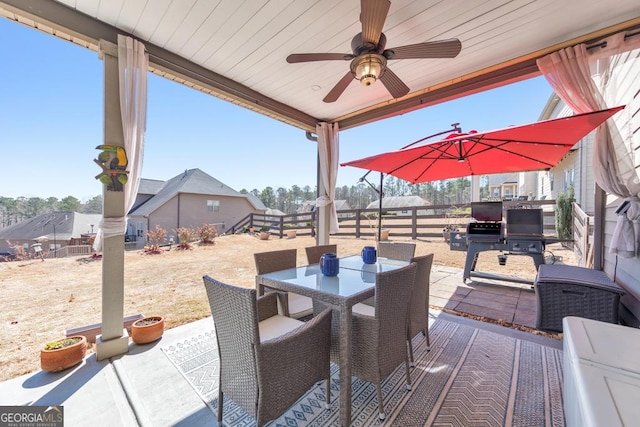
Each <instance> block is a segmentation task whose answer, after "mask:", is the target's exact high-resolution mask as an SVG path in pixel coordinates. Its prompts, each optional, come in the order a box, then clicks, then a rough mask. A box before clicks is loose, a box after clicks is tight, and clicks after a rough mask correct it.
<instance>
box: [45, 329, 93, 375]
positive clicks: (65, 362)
mask: <svg viewBox="0 0 640 427" xmlns="http://www.w3.org/2000/svg"><path fill="white" fill-rule="evenodd" d="M56 346H59V347H60V348H52V349H50V350H47V349H46V348H43V349H42V350H40V368H41V369H42V370H43V371H49V372H58V371H62V370H63V369H67V368H70V367H72V366H74V365H77V364H78V363H80V362H82V359H84V356H85V355H86V354H87V338H86V337H84V336H83V335H75V336H71V337H67V338H62V339H59V340H56V341H52V342H50V343H47V347H56Z"/></svg>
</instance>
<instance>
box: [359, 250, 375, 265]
mask: <svg viewBox="0 0 640 427" xmlns="http://www.w3.org/2000/svg"><path fill="white" fill-rule="evenodd" d="M377 259H378V256H377V253H376V248H375V247H374V246H365V247H364V248H362V262H364V263H365V264H375V263H376V260H377Z"/></svg>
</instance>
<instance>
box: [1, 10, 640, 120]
mask: <svg viewBox="0 0 640 427" xmlns="http://www.w3.org/2000/svg"><path fill="white" fill-rule="evenodd" d="M362 1H365V2H366V1H369V0H362ZM360 10H361V3H360V0H277V1H263V0H244V1H241V0H152V1H141V0H60V1H54V0H0V15H3V16H5V17H7V18H9V19H14V20H17V21H19V22H23V23H25V24H27V25H31V26H33V27H35V28H38V29H40V30H43V31H46V32H49V33H51V34H54V35H56V36H59V37H63V38H66V39H68V40H71V41H73V42H75V43H78V44H80V45H82V46H85V47H87V48H90V49H94V50H95V49H97V44H98V40H99V39H106V40H109V41H112V42H115V41H116V37H117V34H118V33H124V34H130V35H132V36H133V37H136V38H138V39H140V40H141V41H143V42H144V43H145V46H146V47H147V50H148V51H149V54H150V61H151V66H152V68H153V71H154V72H156V73H159V74H161V75H164V76H165V77H167V78H170V79H174V80H177V81H179V82H182V83H184V84H187V85H189V86H192V87H194V88H196V89H199V90H203V91H205V92H208V93H211V94H212V95H214V96H217V97H220V98H222V99H226V100H228V101H231V102H234V103H237V104H239V105H242V106H244V107H246V108H250V109H253V110H256V111H258V112H260V113H262V114H265V115H268V116H271V117H274V118H276V119H278V120H281V121H284V122H286V123H289V124H291V125H294V126H297V127H300V128H302V129H304V130H306V131H311V132H313V131H315V123H316V122H318V121H337V122H339V123H340V127H341V129H345V128H349V127H353V126H358V125H362V124H364V123H368V122H371V121H374V120H379V119H381V118H385V117H390V116H393V115H397V114H402V113H405V112H407V111H411V110H414V109H417V108H423V107H425V106H428V105H433V104H435V103H438V102H443V101H446V100H449V99H453V98H455V97H459V96H464V95H467V94H470V93H473V92H477V91H480V90H485V89H488V88H491V87H496V86H499V85H502V84H506V83H510V82H513V81H517V80H521V79H523V78H527V77H531V76H533V75H536V74H537V73H538V71H537V68H536V66H535V59H536V58H538V57H540V56H542V55H544V54H546V53H549V52H551V51H553V50H557V49H558V48H560V47H565V46H569V45H572V44H575V43H577V42H586V43H595V42H597V40H598V39H601V38H602V37H604V36H607V35H610V34H612V33H615V32H618V31H622V30H625V31H635V30H636V29H637V28H638V26H640V3H638V1H637V0H617V1H616V2H615V7H613V6H612V5H611V4H608V3H606V2H603V1H588V2H585V1H583V0H562V1H557V0H485V1H472V2H470V1H468V0H392V1H391V5H390V8H389V12H388V14H387V17H386V19H385V20H384V26H383V33H384V34H385V35H386V38H387V47H397V46H403V45H410V44H415V43H421V42H428V41H435V40H443V39H450V38H457V39H459V40H460V41H461V43H462V50H461V51H460V53H459V54H458V55H457V56H456V57H455V58H432V59H402V60H393V59H390V60H389V61H388V66H389V68H390V69H391V70H392V71H393V72H394V73H395V74H396V75H397V76H398V77H399V78H400V79H401V80H402V81H403V82H404V83H405V84H406V85H407V86H408V87H409V89H410V92H409V93H408V94H407V95H405V96H403V97H401V98H398V99H394V98H393V97H392V96H391V95H390V94H389V92H388V91H387V89H386V88H385V86H384V85H383V84H381V82H376V83H375V84H373V85H371V86H363V85H361V84H359V83H358V82H357V81H355V80H354V81H351V82H350V83H349V85H348V86H347V88H346V90H345V91H344V93H343V94H342V95H341V96H340V97H339V98H338V100H337V101H336V102H332V103H326V102H323V98H324V97H325V95H326V94H327V93H328V92H329V91H330V90H331V88H332V87H333V86H334V85H335V84H336V83H337V82H338V81H339V80H340V79H341V78H342V77H343V76H344V75H345V73H347V72H348V71H349V61H343V60H337V61H335V60H334V61H319V62H307V63H295V64H289V63H287V61H286V57H287V56H288V55H290V54H292V53H325V52H326V53H346V54H350V53H352V51H351V40H352V38H353V37H354V36H355V35H356V34H357V33H359V32H360V31H361V30H362V24H361V23H360Z"/></svg>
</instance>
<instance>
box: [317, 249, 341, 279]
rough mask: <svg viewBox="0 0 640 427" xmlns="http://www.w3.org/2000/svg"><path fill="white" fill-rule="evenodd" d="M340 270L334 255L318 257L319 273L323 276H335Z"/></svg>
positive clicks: (338, 262) (336, 257)
mask: <svg viewBox="0 0 640 427" xmlns="http://www.w3.org/2000/svg"><path fill="white" fill-rule="evenodd" d="M339 269H340V260H339V259H338V256H337V255H336V254H331V253H328V254H323V255H322V256H321V257H320V271H322V274H324V275H325V276H337V275H338V270H339Z"/></svg>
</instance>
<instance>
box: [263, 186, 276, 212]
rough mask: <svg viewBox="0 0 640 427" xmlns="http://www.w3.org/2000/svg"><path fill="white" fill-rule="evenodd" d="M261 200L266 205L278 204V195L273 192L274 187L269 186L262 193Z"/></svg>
mask: <svg viewBox="0 0 640 427" xmlns="http://www.w3.org/2000/svg"><path fill="white" fill-rule="evenodd" d="M260 200H261V201H262V203H264V205H265V206H266V207H268V208H269V207H273V206H276V195H275V193H274V192H273V188H271V187H267V188H265V189H264V190H262V192H261V193H260Z"/></svg>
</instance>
